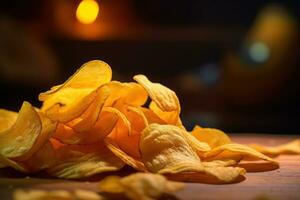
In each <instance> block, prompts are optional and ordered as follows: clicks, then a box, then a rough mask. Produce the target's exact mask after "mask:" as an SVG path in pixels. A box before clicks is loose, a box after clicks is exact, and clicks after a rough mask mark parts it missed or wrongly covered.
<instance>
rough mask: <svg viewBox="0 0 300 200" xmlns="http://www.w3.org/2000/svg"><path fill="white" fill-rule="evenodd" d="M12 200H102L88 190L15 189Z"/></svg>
mask: <svg viewBox="0 0 300 200" xmlns="http://www.w3.org/2000/svg"><path fill="white" fill-rule="evenodd" d="M13 197H14V200H75V199H76V200H103V198H102V197H101V196H100V195H99V194H97V193H96V192H92V191H89V190H75V191H72V192H71V191H67V190H52V191H47V190H37V189H34V190H29V191H24V190H21V189H17V190H15V191H14V193H13Z"/></svg>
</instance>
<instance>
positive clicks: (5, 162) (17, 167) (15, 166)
mask: <svg viewBox="0 0 300 200" xmlns="http://www.w3.org/2000/svg"><path fill="white" fill-rule="evenodd" d="M0 163H1V164H2V165H3V166H4V167H8V166H9V167H12V168H13V169H15V170H17V171H20V172H24V173H28V172H29V170H28V169H27V168H26V166H24V165H22V164H20V163H17V162H15V161H13V160H11V159H8V158H6V157H4V156H2V155H0Z"/></svg>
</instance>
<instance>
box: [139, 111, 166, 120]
mask: <svg viewBox="0 0 300 200" xmlns="http://www.w3.org/2000/svg"><path fill="white" fill-rule="evenodd" d="M140 109H141V111H142V112H143V113H144V115H145V117H146V119H147V122H148V124H153V123H155V124H167V123H166V122H165V121H164V120H162V119H161V118H160V117H158V116H157V114H155V113H154V112H153V111H152V110H150V109H149V108H144V107H141V108H140Z"/></svg>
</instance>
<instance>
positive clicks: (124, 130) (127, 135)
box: [108, 109, 143, 159]
mask: <svg viewBox="0 0 300 200" xmlns="http://www.w3.org/2000/svg"><path fill="white" fill-rule="evenodd" d="M115 112H116V113H118V115H119V120H118V123H117V125H116V126H115V128H114V130H113V131H112V132H111V133H110V134H109V135H108V138H110V139H111V140H113V141H114V142H115V143H116V144H117V145H118V147H119V148H120V149H121V150H122V151H124V152H125V153H126V154H128V155H129V156H131V157H133V158H135V159H138V158H139V157H140V152H139V140H140V133H139V132H133V131H132V127H131V123H130V121H129V120H128V119H127V117H126V115H125V114H123V113H121V112H120V111H118V110H117V109H115ZM140 117H141V116H140ZM141 118H142V117H141ZM141 120H143V119H141ZM133 133H134V134H133Z"/></svg>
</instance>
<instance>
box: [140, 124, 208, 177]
mask: <svg viewBox="0 0 300 200" xmlns="http://www.w3.org/2000/svg"><path fill="white" fill-rule="evenodd" d="M140 150H141V154H142V160H143V162H144V163H145V166H146V167H147V169H148V170H149V171H151V172H154V173H179V172H184V171H200V170H203V166H202V165H201V163H200V159H199V157H198V156H197V154H196V153H195V151H194V150H193V148H192V147H191V146H190V145H189V143H188V141H187V139H186V137H185V136H184V135H183V133H182V130H181V129H180V128H178V127H176V126H171V125H158V124H151V125H149V126H148V127H147V128H145V129H144V131H143V132H142V136H141V141H140Z"/></svg>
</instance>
